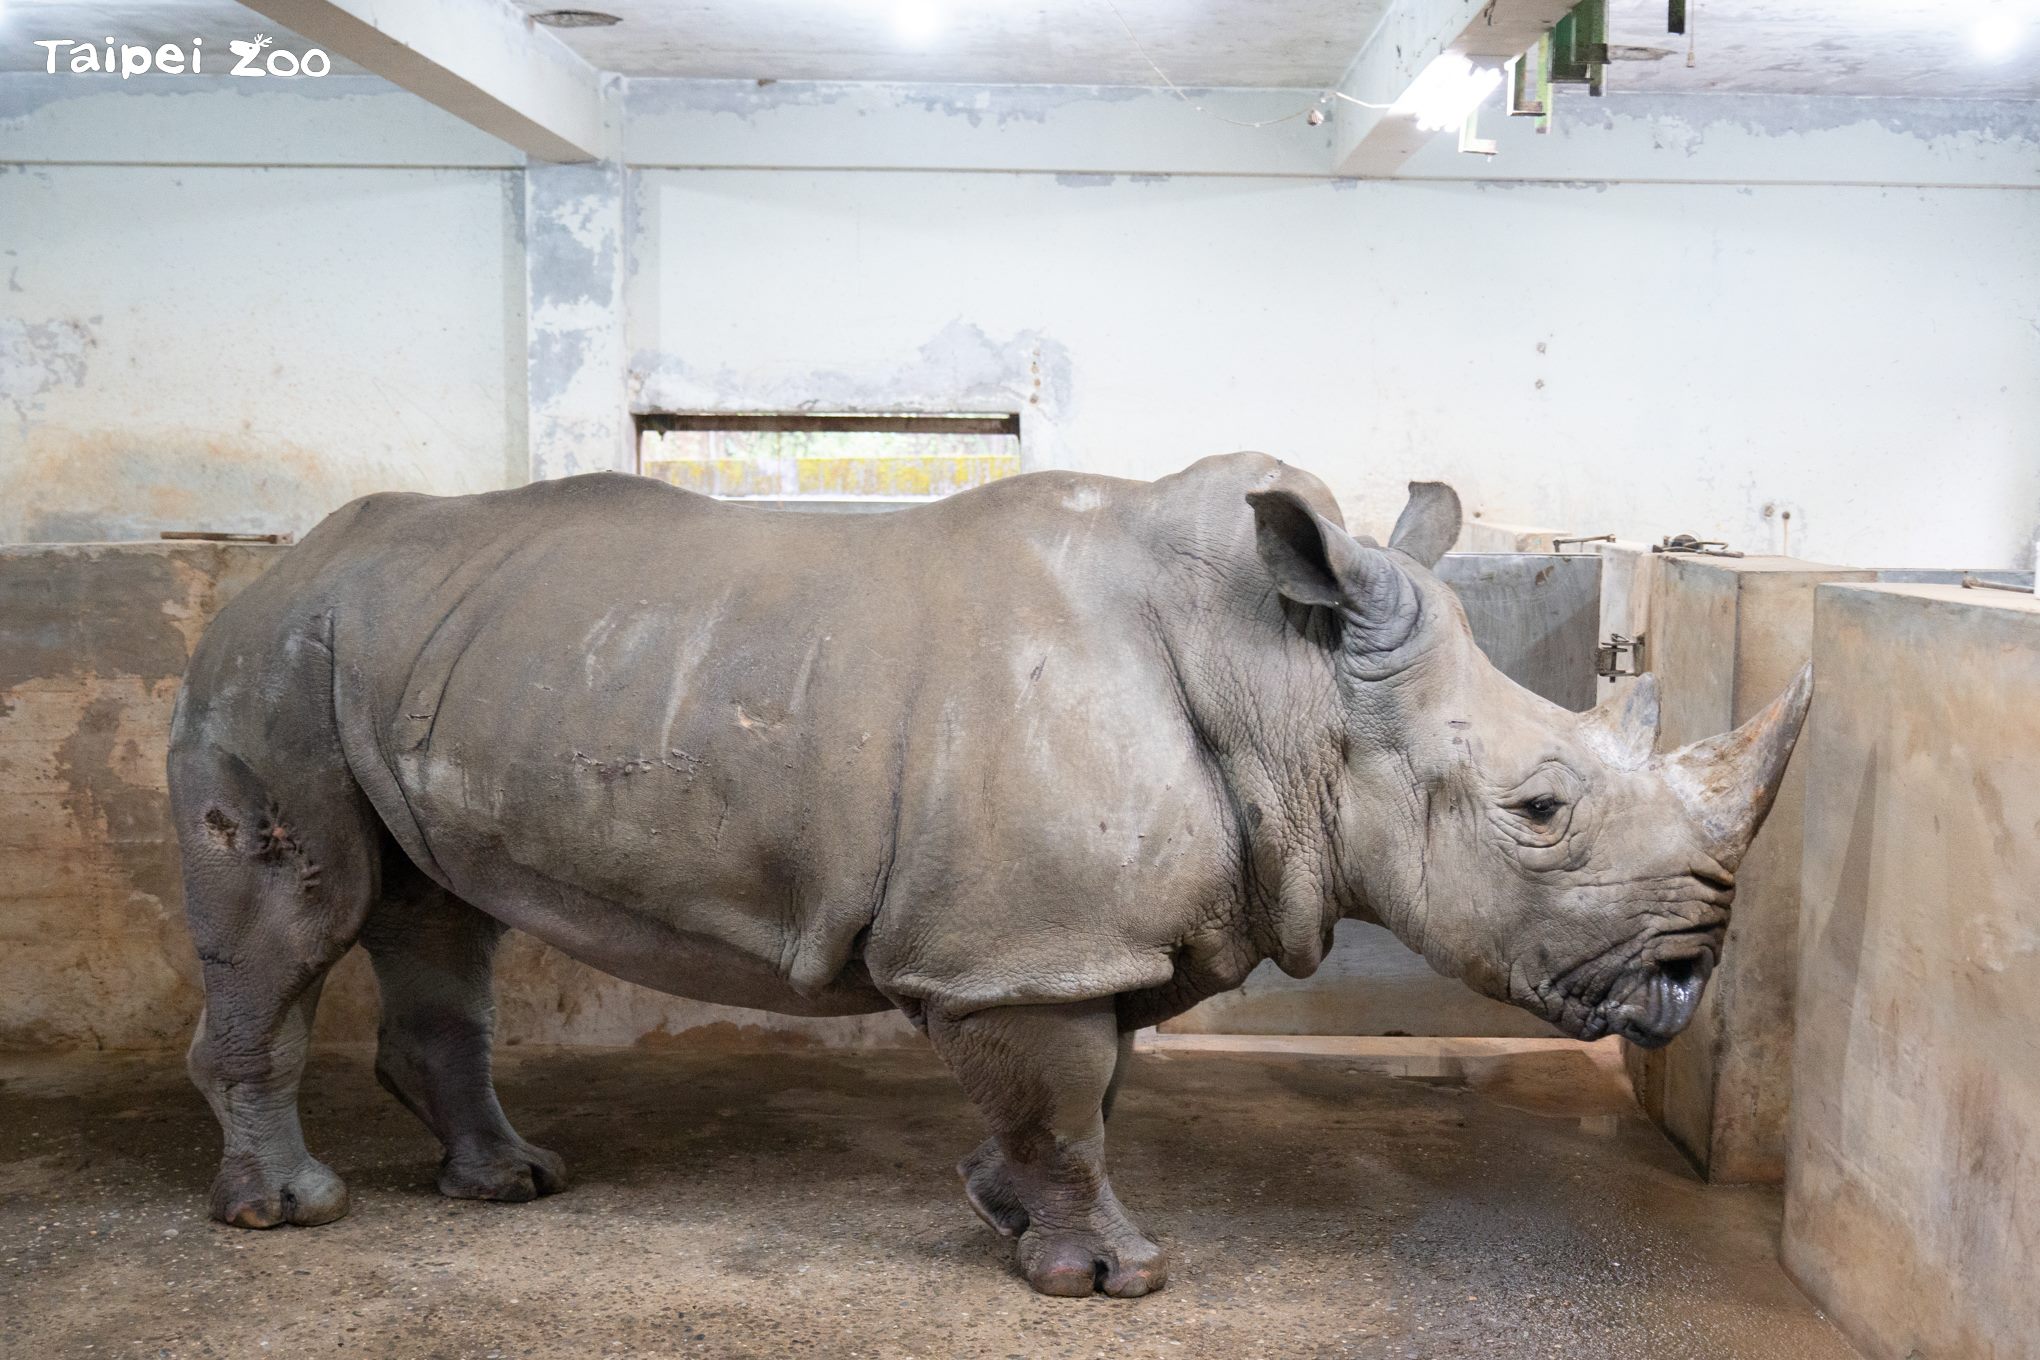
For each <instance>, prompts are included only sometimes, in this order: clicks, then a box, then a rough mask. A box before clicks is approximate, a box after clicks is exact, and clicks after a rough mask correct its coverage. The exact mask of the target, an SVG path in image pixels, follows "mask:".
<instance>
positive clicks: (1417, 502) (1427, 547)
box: [1388, 482, 1459, 567]
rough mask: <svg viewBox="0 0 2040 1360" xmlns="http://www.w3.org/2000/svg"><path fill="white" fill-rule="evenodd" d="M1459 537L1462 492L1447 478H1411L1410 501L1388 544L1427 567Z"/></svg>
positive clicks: (1434, 562)
mask: <svg viewBox="0 0 2040 1360" xmlns="http://www.w3.org/2000/svg"><path fill="white" fill-rule="evenodd" d="M1458 541H1459V493H1458V492H1456V491H1454V490H1453V489H1452V488H1451V487H1449V486H1447V485H1445V483H1443V482H1411V483H1410V500H1409V504H1407V505H1405V506H1404V507H1403V512H1402V514H1401V515H1400V516H1398V517H1397V519H1396V521H1395V530H1394V531H1393V532H1392V533H1390V534H1389V536H1388V546H1389V547H1391V548H1398V549H1400V550H1402V551H1403V552H1406V553H1408V554H1409V555H1410V556H1411V557H1413V558H1415V559H1416V560H1417V561H1419V562H1421V563H1423V564H1424V565H1425V566H1427V567H1435V566H1437V565H1438V559H1439V558H1441V557H1443V556H1444V555H1445V554H1446V553H1448V552H1450V551H1452V545H1453V544H1454V543H1457V542H1458Z"/></svg>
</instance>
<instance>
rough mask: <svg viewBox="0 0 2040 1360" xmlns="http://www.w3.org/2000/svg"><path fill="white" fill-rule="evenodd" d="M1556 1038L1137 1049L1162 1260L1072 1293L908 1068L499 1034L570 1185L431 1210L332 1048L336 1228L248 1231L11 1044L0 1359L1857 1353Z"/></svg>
mask: <svg viewBox="0 0 2040 1360" xmlns="http://www.w3.org/2000/svg"><path fill="white" fill-rule="evenodd" d="M1319 1042H1324V1041H1319ZM1376 1042H1377V1043H1378V1042H1383V1041H1376ZM1464 1042H1468V1041H1462V1043H1464ZM1533 1042H1536V1041H1533ZM1544 1042H1545V1048H1544V1050H1543V1051H1538V1052H1529V1053H1520V1054H1515V1055H1509V1056H1502V1057H1493V1058H1443V1059H1434V1060H1431V1061H1429V1062H1428V1063H1417V1064H1412V1063H1410V1062H1403V1063H1401V1064H1399V1065H1395V1066H1391V1067H1389V1068H1386V1069H1384V1068H1382V1067H1380V1066H1374V1065H1370V1064H1369V1062H1368V1060H1366V1059H1354V1058H1349V1057H1292V1056H1270V1055H1266V1054H1252V1055H1241V1054H1211V1053H1144V1054H1141V1055H1139V1056H1138V1057H1137V1058H1136V1060H1135V1061H1136V1068H1135V1070H1134V1072H1133V1074H1132V1076H1131V1079H1130V1080H1129V1082H1128V1085H1127V1087H1126V1089H1125V1091H1124V1093H1123V1095H1122V1098H1121V1105H1120V1109H1119V1113H1118V1114H1117V1115H1116V1116H1115V1119H1114V1122H1113V1128H1112V1140H1113V1143H1114V1173H1115V1174H1114V1181H1115V1184H1116V1186H1117V1187H1118V1189H1119V1190H1120V1192H1121V1194H1122V1195H1123V1197H1124V1198H1125V1199H1126V1200H1127V1202H1128V1203H1129V1204H1131V1205H1132V1206H1134V1208H1135V1210H1136V1212H1137V1214H1139V1215H1140V1216H1142V1218H1143V1219H1144V1221H1145V1222H1146V1223H1147V1224H1148V1225H1149V1227H1150V1229H1151V1230H1152V1231H1156V1232H1158V1233H1159V1234H1160V1235H1161V1237H1162V1239H1163V1240H1164V1241H1165V1242H1167V1243H1168V1244H1169V1245H1170V1246H1171V1247H1172V1248H1173V1250H1174V1252H1175V1256H1176V1264H1175V1271H1174V1277H1173V1281H1172V1283H1171V1284H1170V1286H1169V1288H1168V1289H1167V1290H1165V1291H1163V1292H1162V1293H1160V1294H1158V1295H1155V1296H1153V1297H1150V1298H1147V1299H1142V1300H1129V1301H1109V1300H1104V1299H1092V1300H1090V1301H1087V1302H1072V1301H1067V1300H1052V1299H1042V1298H1037V1297H1035V1296H1034V1295H1032V1294H1031V1293H1029V1292H1028V1290H1027V1288H1026V1286H1025V1284H1024V1283H1023V1282H1022V1281H1021V1280H1020V1278H1019V1277H1018V1275H1017V1274H1016V1273H1015V1270H1014V1267H1013V1265H1012V1261H1011V1256H1012V1253H1011V1248H1010V1246H1009V1244H1007V1243H1006V1242H1004V1241H1002V1240H1000V1239H999V1238H997V1237H995V1236H994V1235H993V1234H992V1233H991V1231H990V1230H989V1229H987V1228H985V1227H983V1226H982V1225H981V1224H979V1223H978V1221H977V1220H976V1219H975V1218H974V1217H972V1215H971V1214H970V1212H969V1210H968V1209H967V1208H966V1207H965V1205H964V1202H963V1199H962V1197H961V1195H960V1193H959V1192H958V1187H957V1183H956V1180H955V1177H954V1175H953V1174H952V1173H951V1170H950V1168H951V1166H952V1165H953V1163H954V1162H955V1160H956V1158H957V1157H958V1156H959V1155H960V1154H961V1153H963V1152H964V1151H965V1150H967V1149H968V1148H969V1147H970V1146H972V1145H973V1144H974V1143H975V1141H976V1139H977V1137H978V1131H977V1126H976V1123H975V1120H974V1117H973V1115H972V1114H971V1112H970V1110H969V1109H968V1107H967V1106H966V1104H965V1102H964V1100H963V1099H962V1097H961V1096H960V1094H959V1093H958V1091H957V1089H956V1087H955V1085H954V1083H953V1082H952V1081H951V1080H950V1079H949V1078H948V1076H947V1074H946V1073H945V1072H944V1071H943V1070H942V1068H941V1066H940V1064H939V1063H938V1062H937V1060H936V1059H935V1058H934V1057H933V1055H932V1054H930V1053H929V1052H927V1051H926V1050H919V1051H915V1050H906V1051H878V1052H865V1053H855V1054H852V1053H843V1052H833V1051H791V1050H788V1051H778V1052H758V1051H749V1052H736V1051H724V1052H720V1053H717V1052H701V1051H687V1052H647V1051H643V1050H637V1051H630V1050H610V1051H590V1050H581V1051H563V1050H546V1051H538V1050H531V1049H518V1050H511V1051H509V1052H508V1053H506V1054H505V1057H504V1061H503V1063H502V1081H501V1084H502V1087H503V1094H504V1100H505V1104H506V1105H507V1106H508V1107H509V1109H510V1110H511V1112H512V1115H513V1118H515V1119H516V1120H517V1122H518V1123H519V1125H520V1127H521V1128H522V1129H523V1131H524V1132H525V1133H526V1135H527V1136H530V1137H532V1138H534V1139H535V1140H537V1141H539V1142H542V1143H544V1144H546V1145H549V1146H551V1147H553V1148H554V1149H556V1150H557V1151H559V1152H561V1153H562V1154H563V1155H564V1156H565V1157H566V1158H567V1161H568V1163H569V1166H570V1168H571V1170H572V1172H573V1175H574V1178H575V1183H574V1185H573V1187H572V1188H571V1189H570V1190H569V1191H568V1192H567V1193H565V1194H563V1195H559V1196H557V1197H554V1198H550V1199H547V1200H543V1201H540V1202H538V1203H535V1204H527V1205H514V1206H502V1205H487V1204H478V1203H472V1202H456V1201H450V1200H444V1199H441V1198H440V1197H439V1196H438V1195H437V1194H436V1193H435V1192H434V1191H433V1188H432V1173H433V1159H434V1151H435V1150H434V1146H433V1144H432V1143H431V1141H430V1140H429V1138H428V1137H427V1135H426V1134H425V1133H424V1132H423V1131H422V1129H421V1128H420V1127H419V1126H418V1125H417V1124H416V1123H415V1121H413V1120H412V1119H411V1117H410V1116H409V1115H408V1114H406V1113H404V1112H403V1111H402V1110H401V1109H399V1108H398V1107H397V1105H396V1103H395V1102H394V1101H392V1100H390V1099H389V1098H388V1097H387V1096H385V1095H384V1094H383V1093H382V1092H381V1091H380V1090H378V1089H377V1088H376V1086H375V1083H374V1080H373V1078H372V1076H371V1074H370V1071H369V1060H368V1055H367V1053H366V1052H364V1051H362V1050H359V1049H352V1048H350V1049H345V1050H336V1051H326V1052H323V1053H321V1054H320V1055H318V1056H315V1057H314V1059H313V1061H312V1064H311V1069H310V1072H309V1074H308V1078H307V1083H306V1122H307V1126H308V1129H309V1132H310V1139H311V1142H312V1144H313V1146H314V1148H315V1149H316V1150H318V1151H319V1152H320V1153H321V1154H322V1155H324V1156H325V1157H326V1158H327V1159H328V1160H329V1161H331V1163H332V1164H333V1165H334V1166H335V1167H336V1168H337V1169H338V1170H339V1171H340V1172H341V1173H342V1174H343V1175H344V1176H346V1177H347V1178H348V1180H349V1182H350V1184H351V1186H352V1189H353V1196H354V1202H353V1212H352V1213H351V1214H350V1216H349V1217H347V1218H346V1219H343V1220H342V1221H340V1222H338V1223H336V1224H332V1225H330V1226H327V1227H323V1228H315V1229H289V1228H286V1229H279V1230H275V1231H272V1232H267V1233H250V1232H246V1231H242V1230H239V1229H233V1228H226V1227H223V1226H220V1225H218V1224H213V1223H210V1222H208V1221H207V1220H206V1218H205V1217H204V1191H205V1187H206V1182H207V1180H208V1178H209V1177H210V1175H211V1172H212V1167H213V1163H214V1157H215V1153H216V1151H217V1143H216V1132H215V1129H214V1126H213V1124H212V1120H211V1117H210V1115H209V1114H208V1113H207V1112H206V1110H205V1108H204V1106H203V1104H202V1103H201V1102H200V1100H199V1098H198V1096H197V1095H196V1093H195V1092H193V1091H192V1090H191V1088H190V1087H188V1086H187V1085H186V1084H185V1083H184V1080H183V1077H182V1074H181V1072H180V1071H179V1069H178V1064H177V1061H176V1060H175V1059H174V1058H173V1057H170V1056H167V1055H164V1056H141V1055H115V1054H98V1055H91V1054H74V1055H61V1056H34V1057H30V1056H17V1057H12V1058H7V1059H4V1060H0V1354H6V1355H22V1356H31V1355H33V1356H56V1355H64V1356H82V1355H93V1356H100V1355H145V1356H169V1357H182V1356H203V1355H232V1356H240V1355H258V1354H260V1355H324V1354H339V1355H348V1354H369V1355H376V1356H390V1357H402V1356H434V1357H440V1356H443V1357H466V1356H474V1357H494V1356H502V1357H511V1356H522V1357H551V1356H598V1355H599V1356H625V1355H707V1356H780V1355H790V1354H822V1355H831V1356H875V1357H908V1356H942V1357H951V1356H955V1357H964V1356H989V1357H1032V1356H1043V1355H1058V1356H1061V1355H1068V1356H1094V1355H1097V1356H1103V1355H1111V1356H1115V1357H1116V1356H1132V1357H1146V1356H1171V1357H1184V1356H1206V1355H1228V1356H1247V1355H1316V1356H1358V1357H1377V1356H1378V1357H1391V1356H1394V1357H1403V1356H1450V1355H1480V1356H1526V1357H1527V1356H1546V1355H1566V1356H1581V1355H1619V1356H1650V1357H1653V1360H1680V1358H1681V1357H1693V1358H1694V1360H1699V1358H1700V1357H1706V1360H1734V1358H1736V1357H1748V1358H1749V1360H1765V1358H1768V1357H1781V1358H1784V1357H1789V1358H1790V1360H1827V1358H1828V1357H1847V1356H1851V1355H1853V1352H1852V1351H1850V1350H1849V1348H1848V1347H1847V1345H1846V1344H1845V1343H1844V1342H1843V1341H1842V1340H1841V1339H1840V1337H1839V1336H1838V1334H1837V1333H1836V1332H1835V1331H1834V1330H1833V1329H1832V1328H1831V1327H1830V1326H1829V1324H1828V1323H1827V1322H1826V1321H1825V1320H1824V1319H1823V1318H1822V1317H1821V1316H1820V1315H1819V1314H1818V1313H1817V1312H1816V1311H1815V1310H1814V1309H1813V1307H1812V1306H1811V1305H1810V1304H1809V1303H1807V1302H1806V1300H1805V1299H1804V1297H1803V1296H1801V1295H1800V1294H1799V1293H1798V1292H1797V1291H1796V1290H1795V1289H1794V1288H1793V1286H1792V1285H1791V1284H1790V1283H1789V1282H1788V1281H1787V1280H1786V1278H1785V1277H1784V1275H1783V1273H1782V1272H1781V1271H1780V1270H1779V1268H1778V1265H1777V1263H1776V1260H1775V1259H1774V1256H1773V1241H1774V1237H1775V1233H1776V1228H1777V1220H1778V1200H1777V1197H1776V1195H1775V1193H1773V1192H1771V1191H1768V1190H1763V1189H1754V1188H1727V1187H1720V1186H1713V1187H1710V1186H1706V1185H1703V1184H1701V1183H1700V1182H1698V1181H1697V1180H1696V1179H1695V1178H1694V1177H1693V1175H1692V1174H1691V1173H1690V1172H1689V1171H1688V1170H1687V1168H1686V1166H1685V1164H1684V1162H1683V1161H1682V1160H1681V1159H1680V1158H1679V1156H1678V1154H1677V1153H1676V1152H1674V1151H1673V1150H1672V1148H1671V1147H1670V1146H1669V1145H1667V1144H1666V1143H1665V1141H1664V1140H1663V1138H1662V1137H1661V1136H1660V1135H1659V1134H1658V1133H1657V1132H1656V1131H1655V1129H1653V1128H1652V1127H1651V1126H1650V1125H1649V1124H1648V1123H1647V1122H1645V1121H1644V1120H1643V1119H1642V1117H1641V1116H1640V1115H1639V1114H1638V1113H1637V1111H1636V1108H1635V1106H1634V1105H1633V1104H1632V1103H1631V1102H1630V1100H1629V1097H1628V1095H1627V1093H1626V1091H1625V1090H1624V1089H1623V1085H1622V1080H1621V1077H1620V1075H1619V1072H1618V1071H1617V1069H1616V1065H1615V1062H1614V1060H1613V1056H1612V1054H1609V1053H1598V1054H1592V1055H1590V1054H1589V1053H1588V1052H1587V1051H1586V1050H1584V1049H1579V1048H1564V1047H1554V1046H1553V1045H1551V1044H1550V1042H1549V1041H1544ZM1389 1071H1400V1072H1404V1073H1413V1072H1422V1073H1427V1074H1429V1075H1426V1076H1424V1077H1421V1078H1413V1077H1411V1076H1408V1075H1405V1076H1394V1075H1389V1074H1388V1073H1389Z"/></svg>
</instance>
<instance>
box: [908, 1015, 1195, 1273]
mask: <svg viewBox="0 0 2040 1360" xmlns="http://www.w3.org/2000/svg"><path fill="white" fill-rule="evenodd" d="M928 1035H929V1037H930V1039H932V1040H933V1041H934V1044H935V1047H936V1050H937V1051H938V1052H939V1053H941V1055H942V1059H943V1061H944V1062H946V1063H947V1064H948V1065H949V1068H950V1070H951V1071H952V1072H954V1073H955V1074H956V1077H957V1080H958V1081H959V1082H961V1083H962V1085H963V1088H964V1090H965V1092H966V1093H967V1094H969V1096H970V1098H971V1100H972V1101H973V1103H975V1104H976V1105H977V1107H978V1110H979V1111H980V1113H982V1114H983V1115H984V1117H985V1121H986V1122H987V1123H988V1124H989V1125H990V1126H991V1130H992V1137H991V1139H990V1141H989V1142H988V1143H987V1144H986V1145H985V1146H984V1147H981V1148H979V1149H978V1151H977V1152H976V1153H973V1154H972V1155H971V1156H970V1157H969V1158H966V1159H965V1161H964V1163H963V1166H962V1167H961V1168H960V1169H961V1170H962V1171H963V1173H964V1177H965V1186H966V1194H967V1195H969V1197H970V1199H971V1203H972V1206H973V1207H974V1208H975V1209H977V1211H978V1212H979V1214H980V1215H981V1216H983V1217H984V1218H985V1219H986V1221H987V1222H989V1223H991V1224H992V1226H993V1227H995V1228H998V1229H999V1230H1000V1231H1001V1232H1008V1233H1010V1234H1011V1235H1016V1236H1018V1238H1019V1251H1018V1256H1019V1263H1020V1268H1021V1270H1022V1272H1023V1273H1024V1274H1025V1275H1026V1276H1027V1280H1028V1283H1029V1284H1031V1285H1033V1286H1034V1288H1035V1289H1037V1290H1039V1291H1040V1292H1041V1293H1044V1294H1055V1295H1062V1296H1068V1297H1082V1296H1086V1295H1089V1294H1090V1293H1091V1292H1092V1291H1093V1290H1103V1291H1104V1292H1105V1293H1107V1294H1110V1295H1113V1296H1115V1297H1121V1298H1132V1297H1135V1296H1138V1295H1141V1294H1147V1293H1150V1292H1152V1291H1154V1290H1156V1289H1160V1288H1161V1287H1162V1285H1163V1284H1164V1282H1166V1280H1167V1279H1168V1256H1167V1253H1165V1252H1164V1251H1163V1250H1162V1249H1161V1248H1160V1247H1158V1246H1156V1245H1155V1243H1153V1242H1152V1241H1150V1240H1149V1239H1148V1238H1147V1237H1146V1235H1144V1234H1143V1233H1142V1232H1141V1231H1140V1229H1139V1228H1137V1227H1136V1226H1135V1225H1134V1224H1133V1222H1132V1220H1131V1219H1129V1218H1128V1217H1127V1215H1126V1211H1125V1210H1124V1209H1123V1208H1121V1207H1120V1204H1119V1200H1118V1197H1117V1196H1115V1195H1114V1194H1113V1193H1112V1184H1111V1181H1110V1179H1109V1178H1108V1177H1107V1175H1106V1171H1105V1115H1106V1106H1107V1097H1108V1094H1109V1093H1111V1092H1112V1091H1113V1090H1114V1089H1115V1087H1116V1084H1117V1082H1116V1078H1117V1075H1118V1072H1119V1068H1120V1066H1121V1055H1122V1054H1123V1052H1124V1051H1125V1048H1126V1044H1125V1041H1124V1039H1123V1038H1122V1036H1121V1035H1120V1033H1119V1023H1118V1017H1117V1014H1116V1012H1115V1008H1114V1005H1113V1001H1112V998H1110V997H1105V998H1101V999H1099V1000H1096V1001H1084V1002H1075V1003H1071V1004H1067V1005H1041V1006H1002V1007H998V1008H996V1009H992V1010H985V1011H976V1012H973V1013H971V1014H969V1015H966V1016H962V1017H958V1018H954V1019H952V1018H948V1017H945V1016H942V1015H940V1014H939V1013H931V1015H930V1018H929V1024H928Z"/></svg>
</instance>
